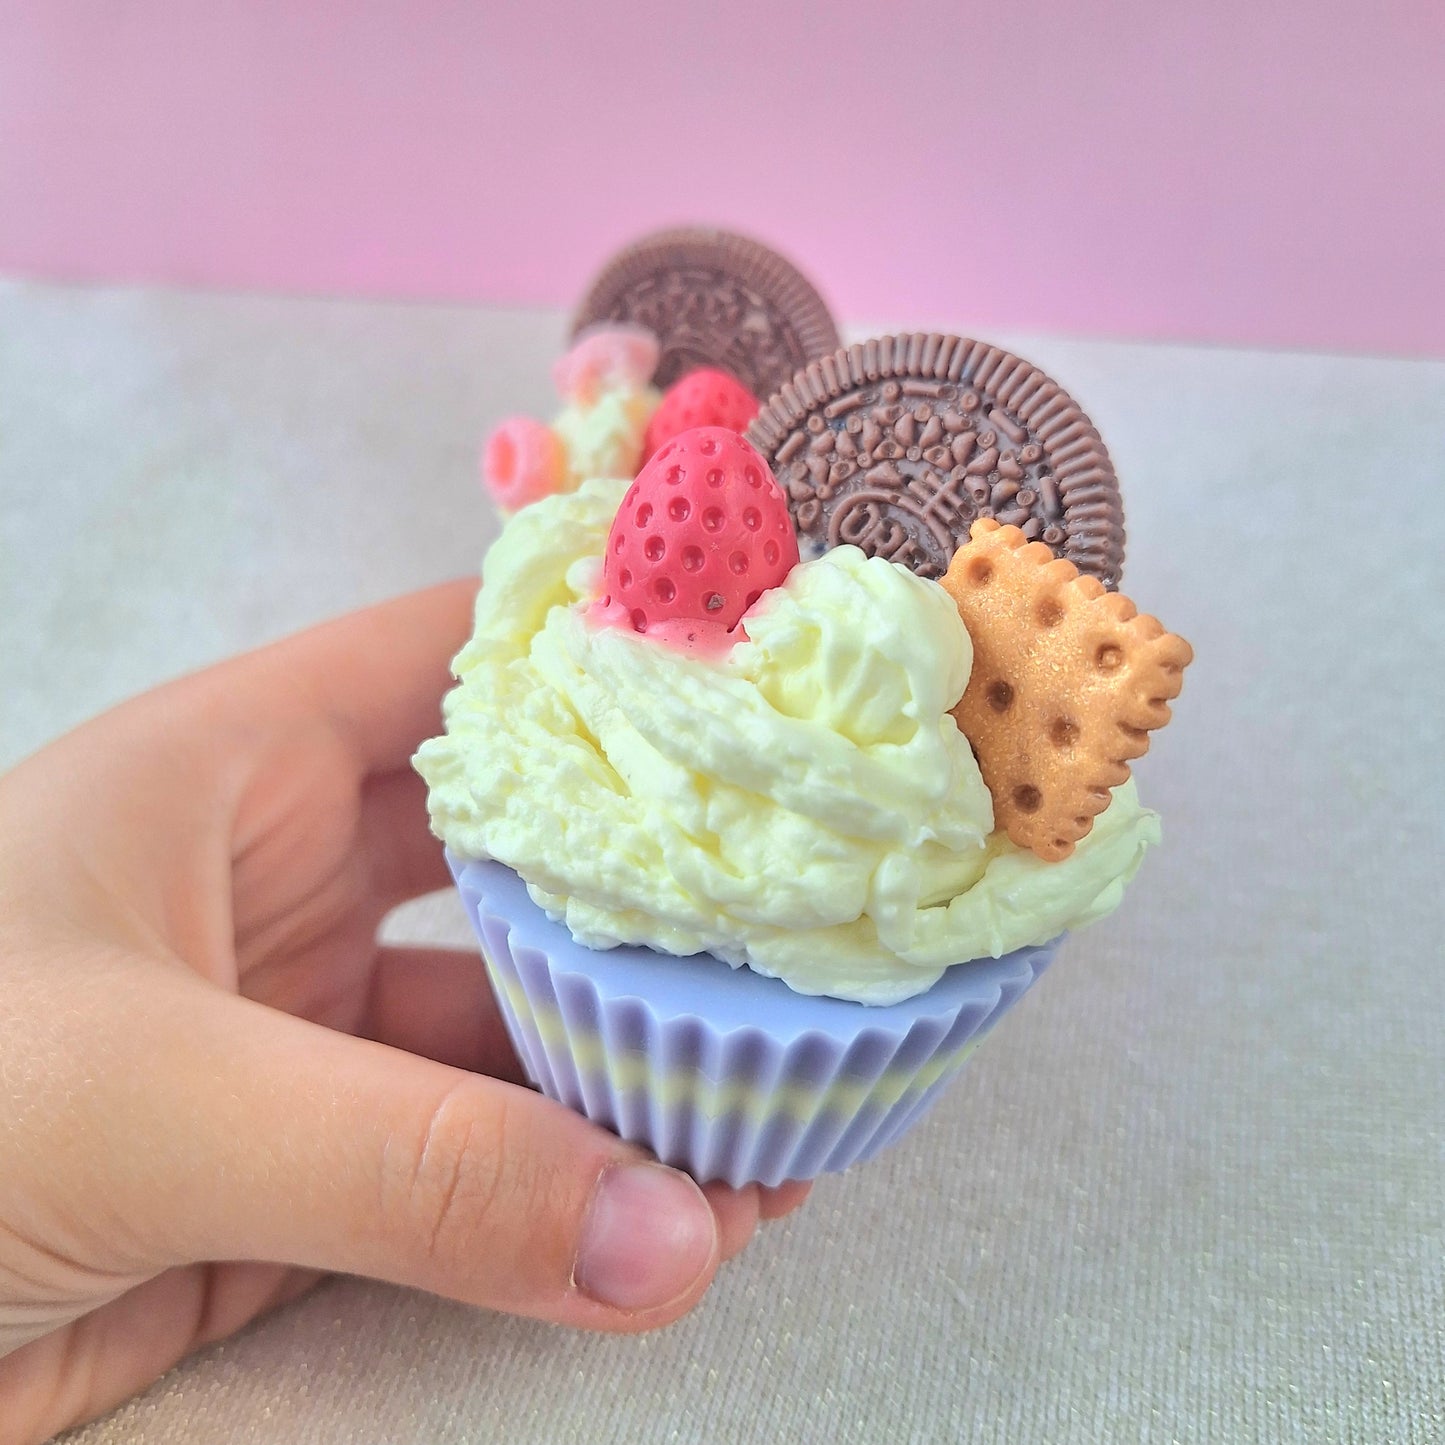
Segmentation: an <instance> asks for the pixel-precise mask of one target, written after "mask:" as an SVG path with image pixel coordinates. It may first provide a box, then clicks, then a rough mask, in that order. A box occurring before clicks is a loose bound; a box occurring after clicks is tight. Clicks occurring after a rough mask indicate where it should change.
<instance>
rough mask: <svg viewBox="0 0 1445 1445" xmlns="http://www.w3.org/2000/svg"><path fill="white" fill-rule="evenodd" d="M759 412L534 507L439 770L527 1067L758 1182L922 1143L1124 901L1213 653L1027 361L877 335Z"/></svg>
mask: <svg viewBox="0 0 1445 1445" xmlns="http://www.w3.org/2000/svg"><path fill="white" fill-rule="evenodd" d="M1010 378H1012V381H1011V382H1010ZM680 380H685V377H684V378H681V379H680ZM749 436H750V438H751V440H748V439H745V438H744V437H742V436H740V435H739V434H738V433H737V432H736V431H735V430H729V429H727V428H724V427H701V428H693V429H688V430H684V431H682V432H680V433H679V434H677V435H675V436H672V437H671V438H669V439H667V440H666V441H664V442H662V443H661V444H660V445H659V446H658V447H657V449H656V451H655V452H654V454H653V455H652V456H651V458H650V459H649V460H648V461H647V462H646V463H645V464H644V465H643V466H642V468H641V470H640V471H639V473H638V475H637V476H636V478H635V479H629V478H627V477H622V478H593V479H590V480H588V481H586V482H584V483H583V484H582V485H581V486H580V487H578V488H577V489H576V490H574V491H569V492H559V493H556V494H553V495H550V496H547V497H545V498H543V499H542V500H540V501H538V502H536V503H535V504H533V505H530V506H527V507H525V508H524V509H523V510H521V511H520V512H518V513H517V514H516V515H515V516H514V517H512V518H511V520H510V521H509V522H508V523H507V525H506V526H505V527H504V529H503V531H502V534H501V536H500V538H499V539H498V540H497V542H496V543H495V544H494V545H493V547H492V549H491V551H490V552H489V554H488V556H487V558H486V560H485V564H484V570H483V579H484V585H483V587H482V590H481V592H480V594H479V597H478V601H477V610H476V626H475V631H474V634H473V636H472V638H471V640H470V641H469V642H468V643H467V645H466V647H465V648H464V649H463V650H462V652H461V653H460V654H459V656H458V657H457V659H456V662H455V668H454V670H455V673H456V676H457V679H458V685H457V687H456V688H455V690H454V691H453V692H452V693H450V694H449V695H448V697H447V699H446V702H445V707H444V715H445V725H446V731H445V733H444V735H443V736H441V737H438V738H435V739H432V740H430V741H429V742H427V743H425V744H424V745H423V746H422V748H421V749H420V751H419V752H418V754H417V759H416V764H417V767H418V769H419V771H420V772H421V773H422V775H423V777H424V778H425V779H426V781H427V783H428V787H429V799H430V804H429V806H430V812H431V819H432V825H433V828H434V830H435V832H436V833H437V834H438V836H439V837H440V838H441V839H442V840H443V841H444V842H445V844H446V848H447V853H448V858H449V860H450V863H451V866H452V870H453V873H454V875H455V877H456V881H457V885H458V888H459V891H460V893H461V896H462V898H463V900H464V902H465V903H466V906H467V909H468V912H469V915H470V916H471V918H472V920H473V923H474V925H475V928H476V932H477V936H478V938H479V940H480V943H481V947H482V953H483V956H484V958H485V960H486V966H487V968H488V971H489V974H490V977H491V980H492V983H493V986H494V989H495V992H496V995H497V999H498V1002H499V1005H500V1007H501V1010H502V1013H503V1016H504V1018H505V1019H506V1022H507V1026H508V1028H509V1031H510V1033H511V1037H512V1040H513V1042H514V1044H515V1046H516V1049H517V1052H518V1054H519V1056H520V1057H521V1059H522V1061H523V1063H524V1065H525V1067H526V1069H527V1072H528V1074H529V1076H530V1077H531V1079H532V1080H533V1082H534V1083H535V1084H536V1085H537V1086H538V1087H539V1088H541V1089H543V1090H544V1091H545V1092H546V1093H548V1094H549V1095H551V1096H552V1097H554V1098H556V1099H558V1100H560V1101H561V1102H563V1103H565V1104H567V1105H568V1106H570V1107H572V1108H575V1109H577V1110H579V1111H581V1112H583V1113H584V1114H586V1115H587V1116H588V1117H590V1118H592V1119H594V1120H596V1121H597V1122H599V1123H601V1124H603V1125H605V1126H606V1127H608V1128H610V1129H613V1130H614V1131H616V1132H617V1133H618V1134H620V1135H621V1136H623V1137H625V1138H627V1139H630V1140H633V1141H635V1142H637V1143H639V1144H641V1145H644V1146H645V1147H647V1148H649V1149H650V1150H652V1151H653V1152H654V1153H655V1154H656V1155H657V1156H658V1157H659V1158H661V1159H662V1160H664V1161H665V1162H667V1163H669V1164H672V1165H675V1166H677V1167H680V1168H683V1169H686V1170H688V1171H689V1172H690V1173H692V1174H693V1175H694V1176H695V1177H697V1178H698V1179H700V1180H711V1179H720V1180H724V1181H726V1182H728V1183H730V1184H734V1185H738V1184H742V1183H745V1182H748V1181H757V1182H760V1183H764V1184H776V1183H779V1182H782V1181H784V1180H787V1179H806V1178H812V1177H814V1176H816V1175H817V1174H819V1173H822V1172H826V1171H836V1170H841V1169H844V1168H847V1167H848V1166H849V1165H850V1164H853V1163H855V1162H858V1161H861V1160H864V1159H866V1158H868V1157H869V1156H870V1155H872V1154H873V1153H875V1152H876V1151H877V1150H879V1149H881V1148H883V1147H884V1146H885V1145H887V1144H889V1143H892V1142H893V1141H895V1140H897V1139H898V1138H899V1137H900V1136H901V1135H902V1134H904V1133H905V1132H906V1130H907V1129H908V1128H909V1126H910V1125H911V1124H912V1123H913V1122H915V1121H916V1120H917V1119H918V1118H920V1117H921V1116H922V1115H923V1113H924V1112H925V1111H926V1110H927V1108H928V1107H929V1105H930V1104H931V1103H932V1102H933V1101H934V1100H935V1099H936V1098H937V1097H938V1095H939V1094H940V1092H941V1091H942V1090H943V1089H944V1088H946V1087H947V1086H948V1084H949V1082H950V1080H951V1079H952V1078H953V1076H954V1075H955V1074H956V1073H957V1072H958V1070H959V1068H960V1067H961V1065H962V1064H963V1062H964V1061H965V1059H966V1058H967V1056H968V1054H969V1053H970V1052H971V1051H972V1049H973V1048H974V1047H975V1046H976V1045H977V1044H978V1043H979V1042H980V1041H981V1040H982V1038H983V1037H985V1035H986V1034H987V1033H988V1032H989V1031H990V1030H991V1029H992V1027H993V1025H994V1024H995V1023H996V1022H997V1021H998V1020H999V1018H1001V1017H1002V1015H1003V1014H1004V1013H1005V1012H1006V1011H1007V1010H1008V1009H1009V1008H1010V1007H1011V1006H1012V1005H1013V1004H1014V1003H1015V1002H1016V1001H1017V999H1019V998H1020V997H1021V996H1022V994H1023V993H1024V992H1025V991H1026V990H1027V989H1028V988H1029V987H1030V986H1031V985H1032V984H1033V983H1034V981H1035V980H1036V979H1038V978H1039V977H1040V976H1041V975H1042V973H1043V972H1044V970H1045V968H1046V967H1047V966H1048V964H1049V962H1050V960H1051V958H1052V957H1053V955H1054V952H1055V950H1056V949H1057V947H1058V944H1059V941H1060V939H1061V938H1062V936H1063V935H1064V934H1065V933H1066V932H1068V931H1070V930H1073V929H1077V928H1080V927H1083V926H1085V925H1087V924H1088V923H1091V922H1093V921H1094V920H1096V919H1098V918H1100V917H1102V916H1103V915H1105V914H1107V913H1108V912H1109V911H1111V910H1112V909H1113V908H1114V907H1115V906H1116V905H1117V903H1118V902H1119V899H1120V897H1121V895H1122V892H1123V889H1124V887H1125V885H1126V884H1127V883H1128V881H1129V880H1130V879H1131V878H1132V877H1133V875H1134V873H1135V871H1136V870H1137V868H1138V867H1139V864H1140V861H1141V859H1142V857H1143V855H1144V853H1145V852H1146V850H1147V849H1148V848H1149V847H1150V846H1152V845H1153V844H1154V843H1156V842H1157V841H1158V836H1159V833H1158V822H1157V819H1156V818H1155V817H1154V815H1153V814H1152V813H1150V812H1149V811H1148V810H1146V809H1145V808H1144V807H1143V806H1142V805H1141V804H1140V802H1139V800H1138V798H1137V795H1136V792H1135V787H1134V784H1133V781H1132V779H1131V778H1130V776H1129V767H1128V761H1129V759H1131V758H1133V757H1136V756H1138V755H1139V754H1140V753H1141V752H1143V751H1144V749H1145V747H1147V745H1148V740H1149V733H1150V732H1151V731H1152V730H1153V729H1155V728H1157V727H1159V726H1162V725H1163V723H1164V722H1165V721H1167V719H1168V715H1169V709H1168V705H1167V701H1168V699H1169V698H1172V697H1173V696H1174V695H1176V694H1177V692H1178V691H1179V683H1180V674H1181V672H1182V668H1183V667H1184V666H1185V665H1186V664H1187V662H1188V660H1189V649H1188V646H1187V644H1185V643H1183V642H1182V641H1181V640H1180V639H1178V638H1175V637H1173V636H1172V635H1171V634H1168V633H1166V632H1165V631H1164V629H1163V628H1162V627H1160V625H1159V624H1158V623H1157V622H1155V621H1154V620H1153V619H1152V618H1149V617H1144V616H1140V615H1138V614H1137V613H1136V612H1135V609H1134V607H1133V605H1132V603H1130V602H1129V601H1128V599H1127V598H1125V597H1123V596H1122V595H1120V594H1119V593H1118V592H1117V591H1116V590H1113V585H1114V584H1116V583H1117V579H1118V570H1119V566H1120V562H1121V558H1122V511H1121V509H1120V507H1119V505H1118V501H1117V488H1116V486H1115V485H1114V482H1113V474H1112V469H1111V468H1109V467H1108V464H1107V455H1106V454H1105V453H1104V452H1103V449H1102V444H1101V443H1099V441H1098V438H1097V433H1095V432H1094V431H1093V429H1092V427H1090V426H1089V425H1088V423H1087V418H1083V417H1082V413H1079V412H1078V411H1077V408H1076V407H1074V405H1073V403H1072V402H1071V401H1070V400H1069V399H1068V397H1067V395H1066V394H1065V393H1063V392H1062V391H1061V390H1060V389H1059V388H1058V387H1057V385H1056V384H1054V383H1052V382H1049V381H1048V379H1047V378H1043V377H1042V373H1038V372H1037V371H1036V370H1035V369H1034V368H1030V367H1027V366H1026V364H1025V363H1022V362H1020V361H1019V360H1018V358H1014V357H1010V356H1008V355H1007V354H1006V353H1002V352H999V351H998V349H997V348H989V347H986V346H984V345H983V344H982V343H976V342H970V341H967V340H965V339H962V338H944V337H937V336H933V337H899V338H880V339H879V340H878V341H875V342H869V343H864V344H862V345H860V346H858V347H854V348H849V349H847V350H843V351H838V352H836V353H835V354H834V355H833V356H831V357H828V358H824V359H822V360H820V361H818V362H815V363H812V364H810V366H809V367H806V368H804V369H802V370H800V371H799V372H798V373H796V374H795V376H794V377H793V379H792V380H791V381H790V382H789V383H788V384H787V385H786V386H784V387H783V388H782V389H780V391H779V392H778V393H777V394H776V395H775V396H774V397H772V398H770V399H769V401H768V403H767V404H766V405H765V406H764V407H763V408H762V410H761V412H760V414H759V416H758V417H757V418H756V419H755V421H754V422H753V424H752V427H751V430H750V433H749ZM800 542H801V547H800ZM1089 568H1092V569H1093V570H1087V569H1089Z"/></svg>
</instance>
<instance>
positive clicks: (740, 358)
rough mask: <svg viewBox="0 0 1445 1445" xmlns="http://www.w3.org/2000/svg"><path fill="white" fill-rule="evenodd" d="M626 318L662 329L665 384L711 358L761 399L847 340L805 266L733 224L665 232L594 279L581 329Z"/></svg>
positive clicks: (579, 317) (576, 322) (636, 245)
mask: <svg viewBox="0 0 1445 1445" xmlns="http://www.w3.org/2000/svg"><path fill="white" fill-rule="evenodd" d="M617 321H623V322H630V323H631V324H633V325H635V326H645V327H647V329H648V330H649V331H651V332H652V333H653V334H654V335H655V336H656V337H657V340H658V344H659V346H660V347H661V351H662V355H661V360H660V361H659V362H658V367H657V374H656V376H655V377H654V378H653V380H654V382H655V384H656V385H657V386H659V387H667V386H670V385H671V384H672V383H673V382H674V381H676V380H677V379H678V377H680V376H682V375H684V374H685V373H686V372H689V371H693V370H695V369H696V368H698V367H700V366H712V367H719V368H721V369H722V370H724V371H728V372H731V373H732V375H734V376H735V377H737V379H738V380H739V381H741V382H742V383H743V385H744V386H746V387H747V388H748V389H749V390H750V391H751V392H752V393H753V395H754V396H756V397H759V398H762V397H765V396H768V395H770V394H771V393H772V392H774V391H776V390H777V389H778V388H779V387H780V386H782V384H783V383H784V382H785V381H787V379H788V378H789V377H790V376H792V374H793V373H794V372H795V371H796V370H797V369H798V368H799V367H800V366H802V365H804V364H805V363H806V362H808V361H811V360H812V359H813V358H814V357H815V356H823V355H825V354H826V353H828V352H830V351H832V350H834V349H835V348H836V347H837V345H838V328H837V327H836V326H835V325H834V324H833V318H832V316H831V315H830V314H829V311H828V308H827V306H826V304H825V303H824V301H823V298H822V297H821V296H819V295H818V293H817V291H816V290H814V288H813V286H812V284H811V283H810V282H809V281H808V280H807V279H806V278H805V277H804V276H803V274H802V273H801V272H800V271H799V270H798V269H797V267H795V266H794V265H793V264H792V263H791V262H790V261H785V260H784V259H783V257H781V256H779V255H778V254H777V252H776V251H772V250H769V249H768V247H766V246H764V245H763V244H762V243H761V242H759V241H754V240H751V239H749V238H748V237H747V236H738V235H734V234H733V233H732V232H730V231H716V230H704V229H688V230H677V231H659V232H657V233H656V234H654V235H651V236H644V237H643V238H642V239H641V240H640V241H634V242H633V243H632V245H630V246H628V247H626V248H625V249H624V250H622V251H620V252H619V253H618V254H617V255H616V256H614V257H613V258H612V260H610V261H609V262H608V263H607V265H606V266H604V267H603V268H602V271H601V273H600V274H599V275H598V277H597V279H596V280H595V281H594V282H593V283H592V286H591V288H590V289H589V290H588V292H587V294H586V296H585V297H584V298H583V300H582V304H581V305H580V306H579V307H578V308H577V314H576V316H575V317H574V319H573V323H572V331H573V334H574V335H576V333H577V332H579V331H582V330H583V329H585V328H586V327H588V326H596V325H597V324H599V323H605V322H617Z"/></svg>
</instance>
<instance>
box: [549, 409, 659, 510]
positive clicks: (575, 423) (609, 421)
mask: <svg viewBox="0 0 1445 1445" xmlns="http://www.w3.org/2000/svg"><path fill="white" fill-rule="evenodd" d="M660 400H661V397H660V396H659V395H658V393H657V392H656V391H655V390H653V388H652V387H650V386H642V387H638V386H630V385H623V384H614V385H612V386H610V387H608V388H607V390H605V391H603V392H601V393H600V394H599V395H598V396H597V398H596V399H595V400H594V401H591V402H589V403H583V402H580V401H573V402H569V403H568V404H567V405H566V406H564V407H563V408H562V410H561V411H559V412H558V413H557V415H556V416H555V417H554V418H553V419H552V430H553V431H554V432H555V433H556V434H557V436H558V438H559V439H560V440H561V442H562V450H563V452H564V453H565V454H566V458H567V479H566V482H565V483H564V485H563V488H562V490H564V491H569V492H570V491H573V490H575V489H576V488H577V487H579V486H580V485H581V484H582V483H583V482H584V481H585V480H586V479H587V478H588V477H635V476H636V475H637V469H638V467H639V466H640V465H641V464H642V444H643V440H644V438H645V436H646V434H647V423H648V422H649V421H651V420H652V413H653V412H655V411H656V410H657V404H658V402H659V401H660Z"/></svg>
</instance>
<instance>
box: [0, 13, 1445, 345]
mask: <svg viewBox="0 0 1445 1445" xmlns="http://www.w3.org/2000/svg"><path fill="white" fill-rule="evenodd" d="M687 219H701V220H711V221H716V222H720V223H725V224H731V225H734V226H737V227H740V228H743V229H747V230H752V231H755V232H757V233H759V234H761V235H763V236H765V237H767V238H770V239H772V240H773V241H775V242H776V243H778V244H780V245H781V246H783V247H784V248H785V249H788V250H790V251H792V252H793V253H794V254H795V255H796V256H798V257H799V258H800V259H801V260H803V261H804V262H805V263H806V265H807V267H808V269H809V270H811V271H812V272H813V273H814V274H815V275H816V276H817V278H818V279H819V281H820V282H821V283H822V284H823V285H824V287H825V289H826V290H827V292H828V293H829V295H830V296H831V298H832V299H833V301H834V302H835V305H836V307H837V309H838V310H839V311H840V312H841V313H842V314H843V315H845V316H847V317H850V318H856V319H868V318H883V319H888V320H890V321H901V322H909V323H920V324H923V323H929V322H932V323H935V324H957V323H961V322H965V321H966V322H968V323H969V324H970V325H973V326H975V327H977V328H978V329H984V328H986V327H987V326H991V325H992V326H1008V327H1014V328H1025V329H1053V330H1063V331H1072V332H1082V333H1095V334H1102V335H1123V336H1165V337H1187V338H1204V339H1212V340H1224V341H1246V342H1260V343H1278V344H1285V345H1299V346H1314V347H1330V348H1363V349H1368V350H1378V351H1389V352H1419V353H1436V354H1439V353H1445V281H1442V264H1445V3H1442V0H1384V3H1372V4H1366V3H1353V0H1352V3H1348V4H1346V3H1338V0H1198V3H1184V0H1178V3H1175V0H1095V3H1089V0H1083V3H1074V4H1070V3H1068V0H1008V3H995V4H987V5H985V4H981V3H968V4H957V3H955V4H949V3H945V0H918V3H914V4H908V3H886V0H874V3H871V4H870V3H863V0H834V3H833V4H831V5H802V4H796V5H791V6H788V5H782V4H772V3H767V0H732V3H727V4H723V3H717V0H706V3H688V0H675V3H673V4H639V3H630V4H613V3H604V0H596V3H591V4H588V3H575V4H560V3H555V0H532V3H512V4H506V5H502V4H486V3H481V0H477V3H444V0H391V3H364V0H358V3H352V4H346V5H342V4H333V3H306V0H248V3H242V0H200V3H195V0H169V3H168V0H127V3H125V4H115V3H114V0H92V3H82V0H19V3H16V0H0V271H6V272H10V273H18V274H28V275H36V276H49V277H62V278H72V279H101V280H123V281H166V282H173V283H180V284H186V285H201V286H224V287H248V288H266V289H279V290H284V291H300V292H327V293H336V292H343V293H360V294H367V295H382V296H404V297H458V298H475V299H480V300H488V301H501V302H509V303H549V304H568V303H570V302H571V301H573V300H574V299H575V298H576V296H577V294H578V291H579V288H580V287H581V285H582V284H583V282H584V281H585V279H586V277H587V276H588V274H589V272H590V271H591V270H592V268H593V267H594V266H595V265H596V263H597V262H598V261H599V260H600V259H601V258H602V256H603V255H604V254H605V253H606V252H607V251H608V250H609V249H610V248H611V247H612V246H614V245H615V244H616V243H618V242H619V241H622V240H624V239H625V238H627V237H629V236H630V235H632V234H634V233H636V232H638V231H640V230H643V229H646V228H649V227H651V226H653V225H655V224H659V223H663V222H668V221H676V220H687Z"/></svg>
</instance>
